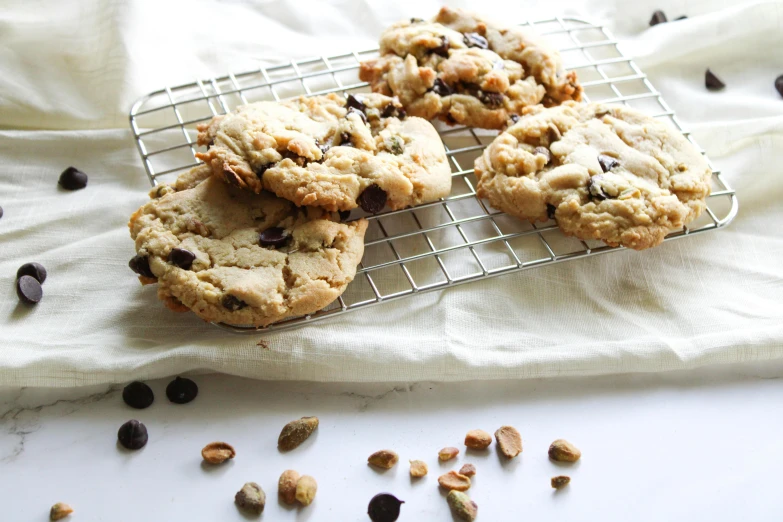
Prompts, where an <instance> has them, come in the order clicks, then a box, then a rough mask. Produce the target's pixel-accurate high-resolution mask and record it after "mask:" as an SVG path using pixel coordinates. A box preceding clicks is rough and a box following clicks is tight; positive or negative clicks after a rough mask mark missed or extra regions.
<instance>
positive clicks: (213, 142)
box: [207, 140, 215, 148]
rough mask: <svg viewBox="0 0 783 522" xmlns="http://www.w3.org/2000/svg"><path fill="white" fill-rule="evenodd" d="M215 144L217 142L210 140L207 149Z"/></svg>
mask: <svg viewBox="0 0 783 522" xmlns="http://www.w3.org/2000/svg"><path fill="white" fill-rule="evenodd" d="M214 144H215V140H209V143H207V148H210V147H211V146H212V145H214Z"/></svg>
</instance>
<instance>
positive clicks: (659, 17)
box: [650, 9, 667, 27]
mask: <svg viewBox="0 0 783 522" xmlns="http://www.w3.org/2000/svg"><path fill="white" fill-rule="evenodd" d="M666 22H667V20H666V15H665V14H664V13H663V11H661V10H660V9H659V10H658V11H655V12H654V13H653V14H652V18H650V27H652V26H653V25H658V24H665V23H666Z"/></svg>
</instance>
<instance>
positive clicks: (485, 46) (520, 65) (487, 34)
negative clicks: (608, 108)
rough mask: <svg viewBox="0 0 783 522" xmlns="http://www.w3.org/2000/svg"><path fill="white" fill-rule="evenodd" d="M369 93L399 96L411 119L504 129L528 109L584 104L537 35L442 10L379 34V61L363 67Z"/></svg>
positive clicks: (361, 74)
mask: <svg viewBox="0 0 783 522" xmlns="http://www.w3.org/2000/svg"><path fill="white" fill-rule="evenodd" d="M359 77H360V78H361V79H362V80H363V81H366V82H369V83H370V85H371V87H372V90H373V91H374V92H377V93H381V94H384V95H387V96H392V95H394V96H397V97H398V98H399V99H400V102H401V103H402V104H403V105H404V107H405V109H406V110H407V111H408V113H409V114H411V115H413V116H420V117H422V118H426V119H434V118H440V119H442V120H444V121H447V122H449V123H452V124H453V123H459V124H463V125H470V126H474V127H483V128H488V129H500V128H503V127H504V126H505V125H506V122H507V121H508V119H509V118H510V117H511V116H512V115H519V114H522V111H523V110H524V108H525V107H529V106H532V105H536V104H538V103H543V104H544V105H547V106H553V105H558V104H559V103H562V102H564V101H567V100H580V99H581V96H582V88H581V86H580V85H579V83H578V82H577V78H576V74H575V73H574V72H566V71H565V70H564V69H563V66H562V63H561V61H560V55H559V54H558V52H557V51H556V50H554V49H553V48H551V47H550V46H549V45H548V44H547V43H546V42H545V41H544V40H543V39H542V38H541V37H540V36H538V35H536V34H535V33H533V32H532V31H530V30H529V29H525V28H522V27H518V26H509V27H505V26H501V25H498V24H493V23H490V22H487V21H485V20H483V19H481V18H479V17H478V16H476V15H474V14H472V13H469V12H466V11H463V10H461V9H452V8H449V7H443V8H442V9H441V10H440V12H439V13H438V15H437V16H436V17H435V18H434V19H433V20H432V21H429V22H427V21H425V20H421V19H417V18H412V19H410V20H405V21H402V22H398V23H396V24H394V25H392V26H391V27H389V28H388V29H387V30H386V31H384V32H383V34H382V35H381V40H380V56H379V57H378V58H374V59H370V60H367V61H365V62H362V64H361V67H360V71H359Z"/></svg>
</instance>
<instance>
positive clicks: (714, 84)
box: [704, 69, 726, 91]
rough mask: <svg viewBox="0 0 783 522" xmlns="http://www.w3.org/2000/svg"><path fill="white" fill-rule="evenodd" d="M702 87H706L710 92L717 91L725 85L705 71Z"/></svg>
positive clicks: (708, 71)
mask: <svg viewBox="0 0 783 522" xmlns="http://www.w3.org/2000/svg"><path fill="white" fill-rule="evenodd" d="M704 85H706V86H707V89H709V90H711V91H719V90H721V89H723V88H724V87H726V84H725V83H723V82H722V81H720V78H718V77H717V76H715V74H714V73H713V72H712V71H710V70H709V69H707V72H706V73H704Z"/></svg>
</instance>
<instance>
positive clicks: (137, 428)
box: [117, 420, 149, 450]
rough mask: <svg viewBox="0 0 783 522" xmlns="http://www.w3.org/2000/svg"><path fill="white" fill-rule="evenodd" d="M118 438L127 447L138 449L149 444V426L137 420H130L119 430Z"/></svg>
mask: <svg viewBox="0 0 783 522" xmlns="http://www.w3.org/2000/svg"><path fill="white" fill-rule="evenodd" d="M117 440H118V441H120V444H122V446H123V447H124V448H126V449H129V450H137V449H141V448H143V447H144V446H146V445H147V440H149V435H147V427H146V426H145V425H144V424H142V423H140V422H139V421H137V420H129V421H128V422H126V423H125V424H123V425H122V426H120V429H119V431H117Z"/></svg>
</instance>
